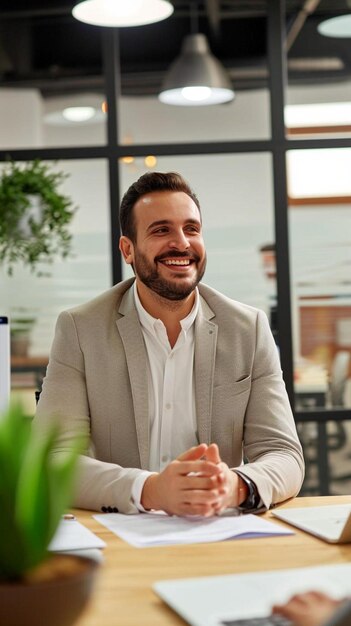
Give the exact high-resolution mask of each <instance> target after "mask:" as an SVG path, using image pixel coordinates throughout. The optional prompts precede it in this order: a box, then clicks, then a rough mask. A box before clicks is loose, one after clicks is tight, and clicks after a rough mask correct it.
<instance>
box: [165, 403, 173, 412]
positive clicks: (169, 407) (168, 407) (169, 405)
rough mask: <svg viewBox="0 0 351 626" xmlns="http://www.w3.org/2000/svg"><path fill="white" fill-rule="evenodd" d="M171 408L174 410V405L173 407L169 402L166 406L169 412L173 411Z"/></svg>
mask: <svg viewBox="0 0 351 626" xmlns="http://www.w3.org/2000/svg"><path fill="white" fill-rule="evenodd" d="M171 408H172V405H171V404H170V403H169V402H167V404H166V409H168V410H169V409H171Z"/></svg>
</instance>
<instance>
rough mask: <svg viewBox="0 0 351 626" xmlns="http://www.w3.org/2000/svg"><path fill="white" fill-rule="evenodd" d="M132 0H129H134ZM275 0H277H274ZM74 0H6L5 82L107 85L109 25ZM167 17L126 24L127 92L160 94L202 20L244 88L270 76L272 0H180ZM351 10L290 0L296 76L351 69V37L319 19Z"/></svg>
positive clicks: (332, 1)
mask: <svg viewBox="0 0 351 626" xmlns="http://www.w3.org/2000/svg"><path fill="white" fill-rule="evenodd" d="M126 1H127V0H126ZM268 1H269V0H268ZM75 3H76V2H75V1H74V0H31V1H30V8H28V5H29V3H28V0H2V2H1V8H0V86H3V87H22V88H23V87H33V86H34V87H37V88H38V89H40V90H41V92H42V94H43V96H44V97H45V96H53V95H58V94H67V93H80V92H84V91H86V92H88V91H101V92H103V88H104V84H103V78H102V52H101V50H102V32H103V30H104V29H102V28H100V27H96V26H90V25H86V24H82V23H81V22H78V21H77V20H75V19H74V18H73V17H72V15H71V9H72V7H73V6H74V4H75ZM172 4H173V5H174V13H173V15H172V16H171V17H170V18H168V19H167V20H165V21H163V22H160V23H158V24H152V25H148V26H143V27H135V28H124V29H120V31H119V33H120V54H121V82H122V93H124V94H128V95H140V94H155V93H157V92H158V91H159V88H160V85H161V81H162V78H163V76H164V74H165V72H166V70H167V68H168V67H169V65H170V63H171V62H172V61H173V60H174V59H175V57H176V56H177V55H178V53H179V50H180V46H181V42H182V40H183V38H184V36H185V35H186V34H189V33H190V32H195V31H196V30H197V28H198V29H199V31H201V32H204V33H205V34H206V35H207V36H208V39H209V42H210V46H211V49H212V51H213V53H214V54H215V55H216V56H217V57H218V58H219V59H220V60H221V61H222V62H223V64H224V65H225V67H226V68H227V69H228V71H229V73H230V75H231V77H232V80H233V85H234V88H235V89H236V90H240V89H252V88H257V87H262V86H264V85H265V84H266V81H267V64H266V56H267V55H266V26H267V2H266V1H264V0H243V1H240V0H198V1H193V2H189V1H183V0H172ZM345 13H351V1H350V0H300V1H294V0H287V2H286V34H287V49H288V68H289V80H290V81H291V82H293V83H297V84H299V83H303V82H307V81H308V82H309V83H311V82H322V81H331V80H334V81H339V80H343V79H344V78H345V77H346V76H349V75H350V74H351V45H350V41H349V40H346V39H330V38H326V37H322V36H321V35H319V34H318V33H317V29H316V27H317V24H318V23H319V22H320V21H322V20H323V19H326V18H327V17H332V16H336V15H341V14H345Z"/></svg>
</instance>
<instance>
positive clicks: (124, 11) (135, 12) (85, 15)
mask: <svg viewBox="0 0 351 626" xmlns="http://www.w3.org/2000/svg"><path fill="white" fill-rule="evenodd" d="M172 13H173V6H172V5H171V3H170V2H168V0H84V2H80V3H79V4H77V5H76V6H75V7H74V8H73V10H72V15H73V17H75V18H76V19H77V20H80V21H81V22H85V23H86V24H93V25H95V26H115V27H116V26H118V27H125V26H142V25H144V24H152V23H154V22H160V21H161V20H164V19H166V17H169V16H170V15H171V14H172Z"/></svg>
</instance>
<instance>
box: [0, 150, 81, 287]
mask: <svg viewBox="0 0 351 626" xmlns="http://www.w3.org/2000/svg"><path fill="white" fill-rule="evenodd" d="M65 178H67V175H66V174H64V173H63V172H58V171H56V170H55V169H54V168H53V167H52V166H51V165H49V164H46V163H42V162H41V161H39V160H35V161H30V162H28V163H25V164H18V163H16V162H14V161H10V162H9V163H7V164H6V165H5V166H4V169H3V171H2V174H1V176H0V264H3V265H5V267H6V270H7V273H8V274H9V275H12V273H13V269H14V266H15V264H16V263H18V262H22V263H23V264H24V265H26V266H28V267H29V268H30V269H31V270H32V271H33V272H35V273H37V275H41V273H40V271H38V264H39V263H41V262H43V261H44V262H46V263H52V262H53V261H54V259H55V257H56V256H57V255H60V256H61V257H62V258H65V257H67V256H68V255H69V253H70V251H71V239H72V236H71V234H70V232H69V229H68V227H69V225H70V223H71V220H72V218H73V215H74V213H75V210H76V208H75V207H73V203H72V200H71V199H70V198H69V197H68V196H65V195H63V194H62V193H60V191H59V185H60V184H61V183H62V182H63V180H64V179H65Z"/></svg>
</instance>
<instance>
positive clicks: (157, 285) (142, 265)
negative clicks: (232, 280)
mask: <svg viewBox="0 0 351 626" xmlns="http://www.w3.org/2000/svg"><path fill="white" fill-rule="evenodd" d="M177 257H182V258H184V257H188V258H191V259H193V261H194V263H196V266H197V272H196V275H195V276H194V279H193V280H192V281H191V282H190V283H189V282H188V283H186V284H185V283H184V282H183V281H181V280H179V281H178V282H177V281H176V280H167V279H165V278H163V277H162V276H160V274H159V271H158V267H157V261H160V260H161V259H162V258H167V259H169V258H177ZM155 263H156V266H155V265H154V263H150V262H149V261H148V259H147V258H146V257H145V256H144V254H142V252H137V251H136V250H135V258H134V264H133V269H134V272H135V274H136V275H137V276H138V278H139V280H140V281H141V282H142V283H144V285H146V287H148V288H149V289H151V291H153V292H154V293H156V294H157V295H159V296H161V297H162V298H166V299H167V300H173V301H175V300H185V298H187V297H188V296H190V294H191V293H192V292H193V291H194V289H195V287H196V286H197V285H198V284H199V282H200V280H201V279H202V277H203V275H204V273H205V269H206V256H204V258H203V260H202V261H201V259H200V257H199V256H197V255H189V254H184V253H177V252H175V251H173V252H171V253H168V254H163V255H162V256H160V257H156V258H155ZM178 277H179V278H184V276H183V275H182V274H181V273H179V275H178ZM174 278H175V279H176V278H177V274H175V275H174Z"/></svg>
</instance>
